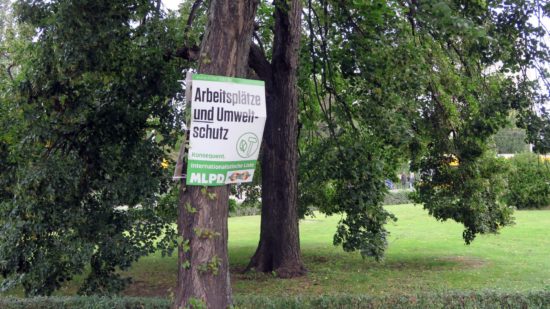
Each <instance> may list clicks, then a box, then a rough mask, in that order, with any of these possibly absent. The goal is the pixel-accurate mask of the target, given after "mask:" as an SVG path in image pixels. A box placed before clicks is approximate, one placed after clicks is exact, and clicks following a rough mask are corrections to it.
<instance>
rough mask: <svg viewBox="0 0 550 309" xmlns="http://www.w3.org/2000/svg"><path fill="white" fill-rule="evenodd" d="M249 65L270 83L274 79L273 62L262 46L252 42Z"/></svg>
mask: <svg viewBox="0 0 550 309" xmlns="http://www.w3.org/2000/svg"><path fill="white" fill-rule="evenodd" d="M248 66H249V67H251V68H252V69H253V70H254V72H256V74H257V75H258V77H259V78H260V79H262V80H263V81H265V82H266V84H270V83H271V81H272V78H273V77H272V68H271V63H269V61H268V60H267V58H266V56H265V54H264V53H263V51H262V49H261V48H260V46H258V45H257V44H254V43H252V44H251V45H250V55H249V56H248Z"/></svg>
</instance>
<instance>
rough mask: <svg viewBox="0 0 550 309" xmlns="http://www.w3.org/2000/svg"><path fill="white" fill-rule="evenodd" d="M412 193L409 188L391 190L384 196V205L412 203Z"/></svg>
mask: <svg viewBox="0 0 550 309" xmlns="http://www.w3.org/2000/svg"><path fill="white" fill-rule="evenodd" d="M410 193H411V191H409V190H397V191H390V192H388V194H386V197H385V198H384V205H401V204H411V203H413V201H411V200H410V199H409V194H410Z"/></svg>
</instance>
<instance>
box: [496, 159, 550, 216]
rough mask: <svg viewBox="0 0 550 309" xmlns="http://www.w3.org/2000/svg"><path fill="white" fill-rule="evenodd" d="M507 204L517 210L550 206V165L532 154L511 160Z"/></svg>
mask: <svg viewBox="0 0 550 309" xmlns="http://www.w3.org/2000/svg"><path fill="white" fill-rule="evenodd" d="M505 198H506V202H507V203H508V205H510V206H515V207H516V208H517V209H530V208H544V207H546V206H548V205H550V164H549V163H548V162H547V161H544V160H541V159H539V157H538V156H537V155H535V154H532V153H522V154H518V155H516V156H514V157H513V158H511V159H510V172H509V174H508V193H507V194H506V197H505Z"/></svg>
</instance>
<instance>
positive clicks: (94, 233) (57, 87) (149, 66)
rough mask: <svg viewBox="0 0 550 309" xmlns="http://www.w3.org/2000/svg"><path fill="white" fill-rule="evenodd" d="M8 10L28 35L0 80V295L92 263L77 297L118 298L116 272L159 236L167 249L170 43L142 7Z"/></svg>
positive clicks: (149, 7)
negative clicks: (167, 53)
mask: <svg viewBox="0 0 550 309" xmlns="http://www.w3.org/2000/svg"><path fill="white" fill-rule="evenodd" d="M15 12H16V14H17V17H18V20H19V21H20V23H21V24H20V27H21V29H23V30H25V29H30V30H31V31H27V30H25V31H27V32H21V35H20V36H18V37H17V41H15V42H16V43H17V44H18V49H16V50H13V54H12V56H11V57H12V59H13V61H14V63H15V64H16V68H17V70H14V73H16V74H14V76H13V79H9V80H6V79H1V78H0V80H1V81H2V83H1V84H0V87H1V88H0V97H1V98H2V101H1V102H0V103H1V104H0V106H1V107H0V108H1V109H2V111H5V113H4V112H2V113H0V127H2V128H9V129H8V130H2V131H1V132H2V133H0V152H1V154H0V156H1V157H2V161H1V162H2V163H0V165H2V166H1V168H2V170H1V174H0V183H1V184H2V185H3V186H2V187H3V189H2V194H1V195H0V217H2V218H3V221H2V224H1V226H0V273H1V275H2V276H3V277H4V278H5V280H4V281H3V283H2V288H3V289H7V288H10V287H13V286H15V285H16V284H21V285H22V286H23V287H24V289H25V293H26V294H27V295H49V294H51V293H52V292H53V291H54V290H55V289H57V288H59V287H60V286H61V285H62V284H63V282H65V281H67V280H71V279H72V278H73V277H74V276H75V275H77V274H81V273H82V272H83V271H84V269H85V268H86V267H87V266H90V272H89V275H88V277H87V278H85V280H84V284H83V285H82V287H81V289H80V292H81V293H83V294H91V293H99V294H111V293H114V292H118V291H120V290H121V289H122V288H124V286H125V285H126V284H127V283H128V282H129V279H128V278H122V277H121V276H120V275H119V274H118V273H117V270H119V269H127V268H128V267H129V266H130V265H131V264H132V263H133V262H135V261H136V260H137V259H138V258H139V257H141V256H144V255H147V254H149V253H151V252H154V251H155V249H156V248H157V246H156V243H155V241H156V239H158V238H159V237H162V238H163V239H162V240H161V241H159V242H158V244H159V248H160V249H162V250H163V251H164V252H167V253H169V252H170V251H171V249H172V248H173V247H172V246H173V244H174V236H175V232H174V231H173V226H172V225H171V223H172V220H173V217H172V218H168V217H167V216H166V214H167V211H166V208H165V207H158V208H157V206H158V205H162V203H157V201H158V200H159V197H160V196H161V194H163V193H164V192H166V191H168V189H169V181H170V180H169V171H167V170H166V169H164V168H163V167H162V165H161V163H162V162H163V159H164V158H165V157H166V156H167V154H166V150H168V149H170V147H171V146H173V144H174V142H175V139H176V137H177V130H176V129H177V128H179V122H178V119H180V118H179V115H178V114H177V112H176V110H175V109H174V107H173V106H171V105H170V104H169V102H170V98H171V97H172V95H173V94H174V93H175V92H176V91H177V90H178V84H177V82H176V81H177V79H178V78H179V75H180V74H179V71H180V67H179V66H180V65H181V64H179V63H176V62H173V61H168V60H169V59H166V58H165V57H164V56H165V51H166V49H170V48H173V47H174V45H175V42H174V40H173V37H172V34H171V33H170V32H168V31H166V22H165V20H163V19H162V18H160V16H159V15H158V13H157V12H155V11H154V5H153V3H152V2H150V1H145V0H143V1H133V0H132V1H114V2H113V1H48V2H43V1H19V2H18V3H17V5H16V11H15ZM14 123H15V125H13V124H14ZM4 184H6V185H5V186H4ZM7 184H9V185H7ZM157 210H160V212H157Z"/></svg>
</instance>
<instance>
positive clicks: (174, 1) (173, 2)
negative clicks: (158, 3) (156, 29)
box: [162, 0, 183, 10]
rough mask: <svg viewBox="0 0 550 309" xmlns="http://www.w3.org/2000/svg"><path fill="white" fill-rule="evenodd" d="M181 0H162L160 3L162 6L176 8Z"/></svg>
mask: <svg viewBox="0 0 550 309" xmlns="http://www.w3.org/2000/svg"><path fill="white" fill-rule="evenodd" d="M182 2H183V1H182V0H162V4H163V5H164V8H166V9H170V10H177V9H178V5H179V4H180V3H182Z"/></svg>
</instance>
